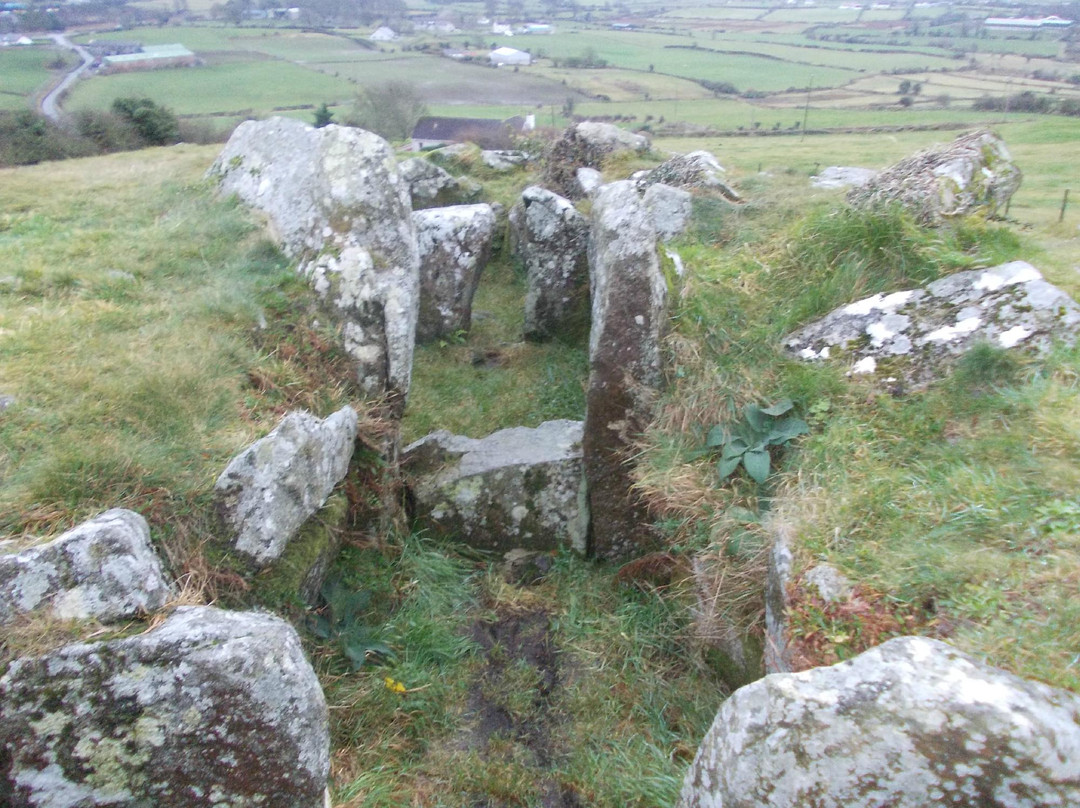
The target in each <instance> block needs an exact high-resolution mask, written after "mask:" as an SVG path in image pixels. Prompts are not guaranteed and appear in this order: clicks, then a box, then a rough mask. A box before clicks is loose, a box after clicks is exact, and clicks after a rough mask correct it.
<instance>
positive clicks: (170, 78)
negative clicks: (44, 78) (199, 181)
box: [65, 61, 355, 115]
mask: <svg viewBox="0 0 1080 808" xmlns="http://www.w3.org/2000/svg"><path fill="white" fill-rule="evenodd" d="M354 92H355V90H354V89H353V88H352V87H351V86H350V85H349V83H348V82H346V81H344V80H341V79H335V78H334V77H332V76H328V75H326V74H324V73H319V72H318V71H315V70H308V69H306V68H303V67H298V66H297V65H293V64H289V63H288V62H279V61H258V62H247V63H244V62H241V63H232V64H226V65H218V66H204V67H190V68H177V69H172V70H151V71H146V72H138V73H117V74H115V75H111V76H95V77H93V78H91V79H87V80H85V81H80V82H79V83H78V84H76V85H75V88H74V89H73V90H72V92H71V95H70V96H69V97H68V100H67V102H66V104H65V106H66V108H67V109H69V110H76V109H87V108H90V109H101V108H104V107H108V106H109V105H110V104H112V102H113V100H114V99H116V98H123V97H125V96H147V97H149V98H153V99H154V100H155V101H157V102H158V103H160V104H164V105H165V106H167V107H169V108H170V109H172V110H173V111H174V112H176V113H177V114H180V115H189V114H200V115H206V114H210V113H218V112H234V113H235V112H241V111H245V110H252V111H254V112H255V113H269V112H270V111H272V110H273V109H274V108H276V107H287V106H296V105H299V104H316V105H317V104H320V103H322V102H323V101H325V102H327V103H330V104H334V103H339V102H341V101H344V100H346V99H349V98H351V97H352V95H353V93H354Z"/></svg>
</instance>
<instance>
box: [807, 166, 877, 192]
mask: <svg viewBox="0 0 1080 808" xmlns="http://www.w3.org/2000/svg"><path fill="white" fill-rule="evenodd" d="M877 175H878V172H877V171H875V170H874V169H872V168H858V167H856V166H828V167H826V168H823V169H822V170H821V171H819V172H818V173H817V174H815V175H814V176H812V177H811V178H810V185H812V186H813V187H814V188H861V187H862V186H864V185H866V183H868V182H870V180H872V179H873V178H874V177H876V176H877Z"/></svg>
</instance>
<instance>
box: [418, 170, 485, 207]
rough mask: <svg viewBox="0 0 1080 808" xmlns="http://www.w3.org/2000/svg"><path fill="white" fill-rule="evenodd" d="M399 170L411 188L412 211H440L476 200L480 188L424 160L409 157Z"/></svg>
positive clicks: (466, 179)
mask: <svg viewBox="0 0 1080 808" xmlns="http://www.w3.org/2000/svg"><path fill="white" fill-rule="evenodd" d="M398 171H399V172H400V173H401V177H402V179H404V180H405V182H406V183H407V184H408V186H409V197H410V199H411V200H412V207H413V210H421V209H423V208H437V207H444V206H446V205H455V204H459V203H466V202H471V201H473V200H474V199H475V198H476V197H477V196H478V195H479V193H480V191H481V188H480V186H479V185H477V184H476V183H475V182H473V181H472V180H470V179H468V178H467V177H453V176H451V174H450V172H448V171H447V170H446V169H444V168H441V167H440V166H437V165H435V164H434V163H432V162H431V161H430V160H425V159H424V158H423V157H410V158H409V159H407V160H402V161H401V162H400V163H398Z"/></svg>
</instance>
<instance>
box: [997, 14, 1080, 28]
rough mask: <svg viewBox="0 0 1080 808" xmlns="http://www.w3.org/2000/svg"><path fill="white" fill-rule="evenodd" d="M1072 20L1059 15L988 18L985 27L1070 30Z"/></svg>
mask: <svg viewBox="0 0 1080 808" xmlns="http://www.w3.org/2000/svg"><path fill="white" fill-rule="evenodd" d="M1072 24H1073V21H1072V20H1066V19H1064V18H1062V17H1058V16H1057V15H1051V16H1049V17H987V18H986V22H985V23H984V25H987V26H988V27H990V28H1068V27H1069V26H1070V25H1072Z"/></svg>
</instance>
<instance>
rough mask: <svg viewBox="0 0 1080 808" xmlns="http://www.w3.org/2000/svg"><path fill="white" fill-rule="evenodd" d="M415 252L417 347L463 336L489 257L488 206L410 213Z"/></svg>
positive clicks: (491, 232) (492, 229)
mask: <svg viewBox="0 0 1080 808" xmlns="http://www.w3.org/2000/svg"><path fill="white" fill-rule="evenodd" d="M413 222H414V224H415V225H416V238H417V245H418V247H419V251H420V315H419V318H418V319H417V322H416V338H417V340H419V341H421V342H425V341H430V340H433V339H438V338H439V337H444V336H452V335H454V334H456V333H457V332H459V331H468V330H469V327H470V326H471V324H472V301H473V295H474V294H476V287H477V285H478V284H479V283H480V274H481V272H483V270H484V267H485V266H486V265H487V262H488V259H489V258H490V257H491V243H492V239H493V238H494V236H495V211H493V210H492V209H491V205H483V204H481V205H455V206H453V207H448V208H432V209H430V210H418V211H415V212H414V213H413Z"/></svg>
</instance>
